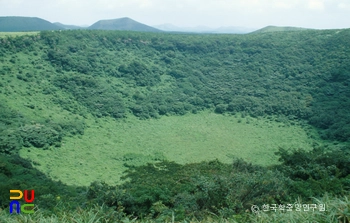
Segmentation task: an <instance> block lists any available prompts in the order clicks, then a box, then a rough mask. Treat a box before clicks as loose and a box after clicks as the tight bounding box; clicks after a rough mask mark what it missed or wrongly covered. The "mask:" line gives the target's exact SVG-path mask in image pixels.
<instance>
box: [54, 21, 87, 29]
mask: <svg viewBox="0 0 350 223" xmlns="http://www.w3.org/2000/svg"><path fill="white" fill-rule="evenodd" d="M53 24H55V25H56V26H59V27H61V28H62V29H86V27H82V26H75V25H66V24H62V23H59V22H55V23H53Z"/></svg>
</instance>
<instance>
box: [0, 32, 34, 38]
mask: <svg viewBox="0 0 350 223" xmlns="http://www.w3.org/2000/svg"><path fill="white" fill-rule="evenodd" d="M38 33H39V32H0V38H3V37H14V36H26V35H38Z"/></svg>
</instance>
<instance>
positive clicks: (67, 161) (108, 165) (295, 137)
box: [20, 112, 322, 186]
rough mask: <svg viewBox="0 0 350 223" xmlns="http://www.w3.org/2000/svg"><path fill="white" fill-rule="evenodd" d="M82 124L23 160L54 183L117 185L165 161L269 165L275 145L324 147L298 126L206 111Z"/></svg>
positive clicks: (24, 153) (275, 159)
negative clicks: (80, 130) (126, 174)
mask: <svg viewBox="0 0 350 223" xmlns="http://www.w3.org/2000/svg"><path fill="white" fill-rule="evenodd" d="M240 120H243V121H242V122H240V123H238V122H239V121H240ZM248 121H249V124H247V122H248ZM85 123H86V126H89V127H88V128H86V130H85V131H84V135H80V134H78V135H76V136H74V137H69V138H68V137H66V138H65V139H64V142H63V143H62V146H61V147H60V148H53V149H50V150H42V149H39V148H38V149H37V148H31V149H30V150H29V151H28V150H27V149H23V150H21V151H20V155H21V157H23V158H26V159H29V160H32V161H33V162H35V163H36V164H37V165H35V167H36V168H37V169H38V170H40V171H42V172H43V173H45V174H47V175H49V176H51V177H52V178H53V179H59V180H61V181H62V182H64V183H67V184H69V185H72V184H74V185H80V186H88V185H89V184H90V183H91V182H92V181H95V180H100V181H105V182H107V183H109V184H116V183H118V182H120V179H119V177H120V176H122V173H123V171H125V170H126V169H127V167H130V166H135V165H136V166H139V165H143V164H147V163H148V162H155V161H161V160H164V159H165V160H169V161H175V162H177V163H180V164H186V163H193V162H201V161H204V160H206V161H209V160H212V159H215V158H217V159H219V160H220V161H222V162H225V163H231V162H232V159H233V158H234V157H238V158H242V159H244V160H246V161H249V162H252V163H255V164H260V165H264V166H267V165H271V164H277V163H278V157H277V156H276V155H275V154H274V153H275V152H277V151H278V148H279V147H282V148H288V149H293V148H294V149H297V148H304V149H306V150H311V149H312V146H313V145H314V144H318V143H322V142H320V140H317V138H315V139H310V138H309V137H308V134H309V135H311V134H312V132H313V131H311V130H308V131H307V132H306V131H305V130H304V129H303V128H302V127H301V126H300V125H294V126H288V125H286V124H284V123H281V122H276V121H272V120H269V119H260V120H259V119H256V118H251V117H246V118H244V119H242V118H241V116H240V115H238V117H237V118H235V117H232V116H223V115H219V114H214V113H209V112H203V113H199V114H187V115H184V116H169V117H161V118H160V119H149V120H138V119H136V118H132V117H129V118H127V120H126V121H124V120H118V121H115V120H113V119H111V118H100V119H98V122H95V120H94V119H91V120H90V119H87V120H86V121H85ZM314 135H316V134H315V133H314ZM315 137H316V136H315Z"/></svg>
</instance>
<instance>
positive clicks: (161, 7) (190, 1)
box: [0, 0, 350, 29]
mask: <svg viewBox="0 0 350 223" xmlns="http://www.w3.org/2000/svg"><path fill="white" fill-rule="evenodd" d="M0 16H30V17H39V18H42V19H45V20H48V21H50V22H61V23H63V24H69V25H92V24H93V23H95V22H96V21H98V20H101V19H116V18H122V17H129V18H132V19H134V20H136V21H138V22H141V23H144V24H147V25H151V26H153V25H160V24H165V23H170V24H173V25H175V26H179V27H195V26H206V27H211V28H218V27H223V26H224V27H225V26H237V27H249V28H262V27H265V26H268V25H275V26H295V27H305V28H315V29H337V28H350V0H99V1H96V0H0Z"/></svg>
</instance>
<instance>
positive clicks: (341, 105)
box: [0, 30, 350, 222]
mask: <svg viewBox="0 0 350 223" xmlns="http://www.w3.org/2000/svg"><path fill="white" fill-rule="evenodd" d="M349 37H350V30H324V31H316V30H303V31H293V32H267V33H256V34H249V35H190V34H187V35H184V34H167V33H138V32H120V31H92V30H74V31H62V32H51V31H49V32H41V33H39V34H34V35H24V36H14V37H9V36H4V37H2V38H1V39H0V79H1V81H0V102H1V103H0V155H1V157H0V189H1V193H0V197H1V201H4V202H2V203H1V204H0V206H1V208H3V209H4V210H6V211H8V202H7V201H8V192H6V191H8V190H9V188H19V189H31V188H32V189H35V190H37V191H38V194H37V197H36V199H37V200H36V201H35V202H36V204H37V207H38V212H37V213H38V215H40V216H41V218H52V219H53V221H54V219H56V220H57V219H60V220H57V221H61V222H64V221H69V219H71V218H73V216H76V215H79V216H80V217H77V219H86V221H90V220H91V221H98V220H97V219H99V220H100V221H107V220H110V221H121V220H125V221H128V220H129V221H132V219H140V220H141V221H153V220H157V221H161V222H164V221H169V222H170V221H185V220H186V221H190V220H194V221H210V219H213V220H212V221H218V220H222V221H225V220H227V221H228V220H230V221H232V222H234V221H237V222H247V221H248V222H249V221H252V222H254V221H255V222H262V220H267V221H280V220H279V219H282V218H286V219H287V220H288V219H293V218H294V219H293V220H294V221H299V220H300V221H306V220H309V221H320V222H325V221H324V220H322V219H326V220H327V222H330V221H331V222H332V221H335V220H334V219H336V218H337V219H339V220H340V221H343V222H347V221H349V213H348V212H347V211H346V210H347V209H346V208H349V202H348V198H347V197H348V196H349V189H350V188H349V187H350V179H349V176H350V175H349V174H350V173H349V172H350V169H349V166H350V165H349V164H350V163H349V160H350V154H349V143H350V113H349V112H348V111H349V108H350V89H349V83H350V72H349V67H350V66H349V65H350V64H349V61H350V60H349V56H348V55H350V52H349V51H350V48H349V47H348V39H349ZM18 155H19V156H18ZM62 182H63V183H62ZM65 184H68V185H70V186H67V185H65ZM88 185H90V186H88ZM80 186H82V187H80ZM86 186H88V187H86ZM326 193H327V194H329V197H327V196H328V195H325V194H326ZM312 197H314V198H312ZM322 197H323V198H322ZM340 197H341V198H340ZM344 197H345V200H344V199H343V198H344ZM297 199H302V200H303V202H305V203H308V204H310V203H311V202H316V200H315V199H325V200H327V202H330V203H329V204H328V205H329V208H330V209H329V211H330V212H327V214H326V215H327V218H326V217H325V214H324V213H317V214H314V213H313V214H310V215H307V214H304V213H303V214H300V213H295V214H290V215H288V214H287V213H277V214H275V215H274V214H267V215H266V214H264V213H262V214H261V217H260V218H258V217H257V216H255V214H253V213H251V214H249V213H247V212H250V211H249V210H250V207H251V205H253V204H255V205H260V206H261V205H263V204H266V203H269V204H272V203H278V204H282V203H284V204H286V203H290V202H292V203H294V202H295V200H297ZM341 199H343V200H341ZM65 208H66V209H65ZM247 210H248V211H247ZM65 213H68V214H65ZM102 216H104V217H102ZM11 218H12V216H8V215H6V214H3V213H1V215H0V220H3V219H5V220H4V221H5V222H8V221H10V220H8V219H11ZM21 218H22V219H21ZM24 218H26V217H20V216H19V217H13V218H12V220H14V221H16V220H18V221H26V220H23V219H24ZM15 219H16V220H15ZM320 219H321V220H320ZM27 220H28V221H35V220H37V219H36V217H34V216H32V217H29V216H28V217H27ZM328 220H329V221H328ZM82 221H83V220H82ZM290 221H291V222H292V220H290Z"/></svg>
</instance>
